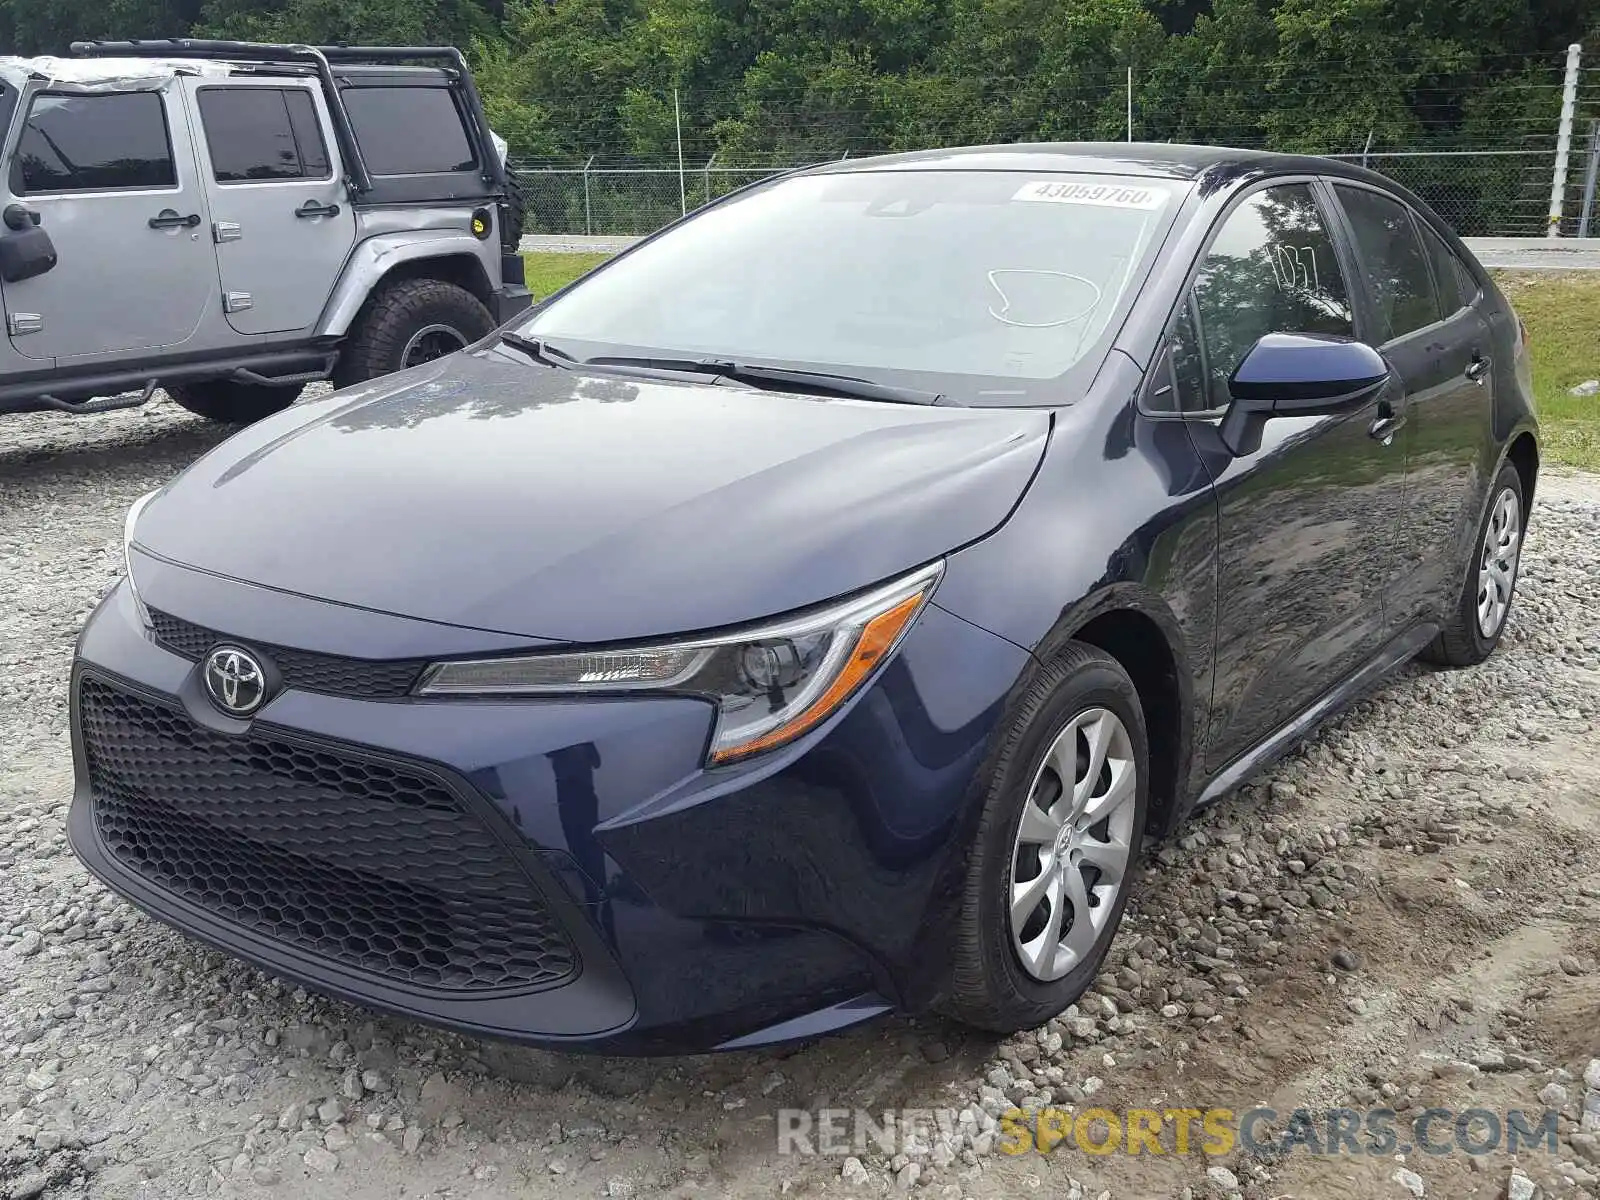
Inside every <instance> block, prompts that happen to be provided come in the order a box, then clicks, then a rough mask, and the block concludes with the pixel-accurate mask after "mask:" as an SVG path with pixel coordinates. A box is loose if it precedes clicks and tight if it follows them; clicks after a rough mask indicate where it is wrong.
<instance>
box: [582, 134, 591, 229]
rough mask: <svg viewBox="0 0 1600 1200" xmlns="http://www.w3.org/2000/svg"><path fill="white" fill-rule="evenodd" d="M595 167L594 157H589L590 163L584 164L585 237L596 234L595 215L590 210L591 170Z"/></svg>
mask: <svg viewBox="0 0 1600 1200" xmlns="http://www.w3.org/2000/svg"><path fill="white" fill-rule="evenodd" d="M592 166H594V155H592V154H591V155H589V161H588V162H586V163H584V164H583V232H584V234H585V236H588V235H591V234H593V233H594V215H593V213H591V212H590V210H589V168H590V167H592Z"/></svg>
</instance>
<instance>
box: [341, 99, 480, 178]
mask: <svg viewBox="0 0 1600 1200" xmlns="http://www.w3.org/2000/svg"><path fill="white" fill-rule="evenodd" d="M343 96H344V105H345V109H346V111H348V112H349V114H350V125H351V127H352V128H353V129H354V130H355V135H356V142H357V144H358V145H360V147H361V156H362V157H363V158H364V159H365V160H366V164H367V170H369V171H371V172H372V173H373V174H374V175H432V174H438V173H440V172H444V171H471V170H474V169H475V168H476V167H477V165H478V160H477V156H476V155H475V154H474V153H473V150H472V142H471V141H470V140H469V139H468V137H467V129H466V126H465V125H464V124H463V123H462V120H461V112H460V110H459V109H457V108H456V101H455V96H454V95H453V94H452V93H451V91H450V89H449V88H444V87H351V88H346V89H345V90H344V92H343Z"/></svg>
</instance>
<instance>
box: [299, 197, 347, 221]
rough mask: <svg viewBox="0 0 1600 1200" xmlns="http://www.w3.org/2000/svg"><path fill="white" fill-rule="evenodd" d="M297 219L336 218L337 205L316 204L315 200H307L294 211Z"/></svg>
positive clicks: (337, 213)
mask: <svg viewBox="0 0 1600 1200" xmlns="http://www.w3.org/2000/svg"><path fill="white" fill-rule="evenodd" d="M294 215H295V216H297V217H337V216H338V215H339V206H338V205H337V204H318V203H317V202H316V201H315V200H307V201H306V202H305V203H304V204H302V205H301V206H300V207H299V208H297V209H295V210H294Z"/></svg>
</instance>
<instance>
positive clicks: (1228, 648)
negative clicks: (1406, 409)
mask: <svg viewBox="0 0 1600 1200" xmlns="http://www.w3.org/2000/svg"><path fill="white" fill-rule="evenodd" d="M1325 200H1326V197H1325V194H1324V192H1323V191H1322V189H1321V187H1320V186H1319V185H1317V184H1316V183H1315V182H1313V181H1311V180H1296V181H1286V182H1275V183H1271V184H1268V185H1264V186H1258V187H1256V188H1255V189H1254V190H1252V191H1249V192H1248V193H1246V194H1245V195H1244V196H1243V197H1241V198H1239V199H1238V200H1236V201H1235V202H1234V203H1233V205H1232V207H1231V208H1230V210H1229V211H1228V212H1227V214H1226V215H1225V216H1224V217H1223V219H1222V221H1221V222H1220V224H1219V225H1218V227H1217V229H1216V232H1215V233H1214V235H1213V237H1212V240H1211V243H1210V246H1209V249H1208V250H1207V251H1206V252H1205V253H1204V255H1203V256H1202V259H1201V262H1200V264H1199V267H1198V270H1197V273H1196V275H1195V278H1194V281H1193V284H1192V285H1191V287H1190V289H1189V292H1188V294H1187V295H1186V297H1185V298H1184V302H1183V304H1182V305H1181V306H1180V308H1179V311H1178V313H1177V315H1176V318H1175V324H1174V328H1173V330H1172V339H1171V345H1170V347H1169V354H1170V359H1171V362H1172V364H1173V371H1174V376H1175V380H1176V386H1175V391H1176V398H1175V402H1174V403H1175V405H1176V407H1177V408H1178V409H1179V410H1180V411H1182V412H1184V413H1185V414H1186V415H1187V424H1188V427H1189V433H1190V437H1191V439H1192V440H1193V442H1194V445H1195V449H1196V451H1197V452H1198V453H1199V454H1200V455H1201V457H1202V459H1203V460H1204V461H1205V462H1206V464H1207V467H1208V469H1209V470H1210V472H1211V474H1212V478H1213V481H1214V489H1215V495H1216V503H1217V522H1218V551H1217V588H1218V592H1217V598H1218V610H1219V619H1218V622H1217V630H1216V647H1215V654H1214V662H1215V670H1214V674H1213V687H1212V708H1211V720H1210V727H1209V729H1208V730H1206V731H1205V733H1204V752H1205V761H1206V765H1207V768H1208V769H1210V770H1213V771H1214V770H1217V769H1220V768H1221V767H1224V766H1226V765H1227V764H1228V763H1229V762H1230V761H1232V760H1233V759H1235V758H1237V757H1238V756H1239V755H1240V754H1241V753H1242V752H1244V751H1245V750H1247V749H1249V748H1250V747H1251V746H1253V745H1255V744H1256V743H1258V742H1260V741H1261V740H1263V739H1264V738H1265V737H1266V736H1267V735H1268V734H1270V733H1271V732H1272V731H1273V730H1275V729H1277V728H1278V727H1280V726H1282V725H1284V724H1286V723H1287V722H1288V721H1290V720H1291V719H1292V718H1293V717H1294V716H1295V715H1297V714H1298V713H1299V712H1301V711H1302V710H1303V709H1305V708H1306V707H1308V706H1309V705H1310V704H1311V703H1312V702H1313V701H1315V700H1316V699H1317V698H1318V697H1319V696H1320V695H1322V694H1323V693H1325V692H1327V691H1329V690H1330V689H1331V688H1333V687H1334V686H1335V685H1336V684H1338V683H1339V682H1340V681H1341V680H1342V679H1344V678H1345V677H1347V676H1349V675H1351V674H1353V673H1354V672H1355V671H1356V670H1357V669H1358V668H1359V667H1360V666H1361V665H1362V664H1364V663H1365V662H1367V661H1368V660H1369V659H1371V658H1373V657H1374V656H1376V655H1377V654H1378V652H1379V651H1380V649H1381V648H1382V646H1383V643H1384V640H1385V638H1384V618H1383V598H1384V591H1385V585H1386V584H1387V582H1388V579H1389V576H1390V573H1391V571H1392V569H1393V563H1394V555H1395V541H1396V538H1397V537H1398V535H1399V531H1400V522H1401V514H1402V511H1403V506H1402V490H1403V486H1404V467H1405V460H1404V453H1403V450H1402V449H1401V448H1400V447H1399V446H1397V445H1394V444H1393V441H1392V439H1390V440H1389V441H1385V440H1384V439H1383V438H1381V437H1373V436H1372V435H1371V430H1372V427H1373V425H1374V423H1375V422H1377V421H1378V420H1379V419H1380V406H1381V405H1383V404H1386V403H1392V402H1393V400H1394V399H1395V397H1394V396H1393V395H1386V396H1384V397H1375V398H1374V399H1373V400H1372V401H1371V402H1369V403H1368V404H1367V405H1366V406H1365V407H1364V408H1362V409H1360V410H1357V411H1355V412H1353V413H1346V414H1342V415H1339V416H1323V417H1280V418H1276V419H1273V420H1271V421H1268V422H1267V423H1266V427H1265V429H1264V430H1263V433H1262V438H1261V446H1260V448H1259V449H1258V450H1256V451H1255V452H1254V453H1250V454H1245V455H1241V456H1237V457H1236V456H1234V455H1233V454H1231V453H1230V452H1229V451H1228V449H1227V447H1226V446H1225V445H1224V444H1223V442H1222V440H1221V438H1220V436H1219V427H1220V425H1221V421H1222V415H1223V413H1224V411H1225V410H1226V408H1227V405H1228V402H1229V393H1228V380H1229V377H1230V376H1231V375H1232V373H1233V370H1234V368H1235V367H1236V366H1238V364H1239V362H1240V361H1241V360H1242V359H1243V357H1244V355H1245V354H1246V353H1247V352H1248V351H1249V350H1250V348H1251V346H1253V345H1254V344H1255V342H1256V340H1257V339H1258V338H1260V337H1261V336H1263V335H1264V334H1267V333H1284V332H1292V333H1313V334H1324V335H1330V336H1339V337H1354V336H1356V334H1357V333H1358V332H1359V330H1358V326H1357V315H1356V308H1355V306H1354V305H1353V304H1352V301H1351V295H1352V293H1351V287H1350V282H1349V281H1350V280H1351V278H1352V271H1351V269H1350V260H1349V258H1348V249H1347V247H1345V246H1344V245H1343V244H1342V243H1341V242H1340V241H1339V240H1338V239H1337V236H1336V232H1335V229H1334V227H1333V226H1332V224H1331V223H1330V221H1329V219H1328V217H1327V215H1326V213H1327V208H1326V203H1325ZM1381 428H1382V427H1380V431H1381Z"/></svg>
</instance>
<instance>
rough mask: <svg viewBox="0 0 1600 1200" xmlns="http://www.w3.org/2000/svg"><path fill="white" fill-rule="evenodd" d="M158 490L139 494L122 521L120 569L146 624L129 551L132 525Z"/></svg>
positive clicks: (135, 606)
mask: <svg viewBox="0 0 1600 1200" xmlns="http://www.w3.org/2000/svg"><path fill="white" fill-rule="evenodd" d="M160 492H161V489H160V488H157V489H156V490H155V491H153V492H146V493H145V494H144V495H142V496H140V497H139V498H138V499H137V500H135V501H134V502H133V506H132V507H131V508H129V509H128V516H127V518H126V519H125V520H124V521H123V522H122V569H123V571H124V572H125V573H126V574H127V576H128V590H129V591H131V592H132V593H133V606H134V608H136V609H137V610H138V612H139V619H140V620H141V621H143V622H144V623H145V624H146V625H148V624H150V614H149V612H148V611H147V610H146V609H145V606H144V601H143V600H141V599H140V598H139V585H138V584H137V583H135V582H134V579H133V555H132V553H130V551H131V550H132V549H133V527H134V526H135V525H137V524H138V523H139V514H140V513H142V512H143V511H144V508H145V505H147V504H149V503H150V501H152V500H154V499H155V498H156V496H157V495H158V494H160Z"/></svg>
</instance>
